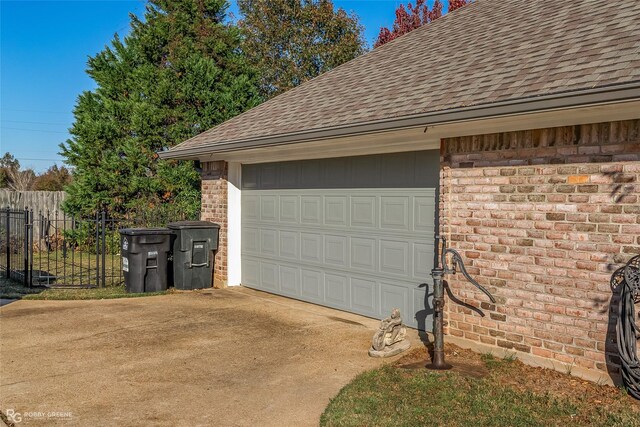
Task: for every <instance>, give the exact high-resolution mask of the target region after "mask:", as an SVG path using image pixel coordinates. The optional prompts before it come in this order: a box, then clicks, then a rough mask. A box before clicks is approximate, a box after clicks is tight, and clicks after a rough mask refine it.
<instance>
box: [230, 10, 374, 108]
mask: <svg viewBox="0 0 640 427" xmlns="http://www.w3.org/2000/svg"><path fill="white" fill-rule="evenodd" d="M238 6H239V7H240V12H241V13H242V15H243V18H242V19H241V20H240V22H239V25H240V27H241V28H242V30H243V33H244V36H245V37H244V43H243V50H244V52H245V54H246V55H247V58H248V60H249V62H250V63H251V65H253V66H254V68H255V69H256V70H257V72H259V74H260V88H261V92H262V94H263V96H264V97H265V98H269V97H272V96H275V95H278V94H280V93H282V92H285V91H287V90H289V89H291V88H293V87H295V86H297V85H299V84H301V83H303V82H305V81H307V80H309V79H312V78H313V77H315V76H317V75H319V74H322V73H324V72H325V71H328V70H330V69H332V68H334V67H337V66H338V65H340V64H342V63H344V62H347V61H349V60H351V59H353V58H355V57H357V56H359V55H361V54H362V53H364V52H365V47H364V40H363V37H362V34H363V28H362V26H361V25H360V23H359V22H358V18H357V17H356V16H355V15H353V14H351V15H350V14H348V13H347V12H346V11H345V10H344V9H342V8H339V9H337V10H336V9H334V5H333V2H332V1H331V0H238Z"/></svg>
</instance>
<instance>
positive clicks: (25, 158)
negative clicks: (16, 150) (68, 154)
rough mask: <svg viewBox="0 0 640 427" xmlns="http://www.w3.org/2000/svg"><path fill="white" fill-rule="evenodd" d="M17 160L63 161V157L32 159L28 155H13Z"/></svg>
mask: <svg viewBox="0 0 640 427" xmlns="http://www.w3.org/2000/svg"><path fill="white" fill-rule="evenodd" d="M14 159H17V160H42V161H46V162H64V159H32V158H29V157H14Z"/></svg>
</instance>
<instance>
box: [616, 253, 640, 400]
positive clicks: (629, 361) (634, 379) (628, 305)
mask: <svg viewBox="0 0 640 427" xmlns="http://www.w3.org/2000/svg"><path fill="white" fill-rule="evenodd" d="M611 285H612V287H614V288H615V287H618V286H619V287H620V300H619V302H618V323H617V324H616V338H617V344H618V353H619V354H620V361H621V366H620V371H621V374H622V380H623V382H624V385H625V387H626V389H627V391H628V392H629V394H630V395H631V396H633V397H635V398H636V399H640V360H638V339H640V328H638V325H637V324H636V310H635V304H636V303H640V255H638V256H635V257H633V258H631V260H630V261H629V262H628V263H627V265H625V266H624V267H622V268H620V269H618V270H616V272H615V273H614V274H613V276H612V278H611Z"/></svg>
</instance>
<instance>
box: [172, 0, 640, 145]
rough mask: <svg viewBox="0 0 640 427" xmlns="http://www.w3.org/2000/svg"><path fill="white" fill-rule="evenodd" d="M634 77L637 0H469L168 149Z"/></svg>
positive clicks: (638, 50)
mask: <svg viewBox="0 0 640 427" xmlns="http://www.w3.org/2000/svg"><path fill="white" fill-rule="evenodd" d="M639 80H640V1H635V0H629V1H615V2H603V1H601V0H477V1H475V2H474V3H472V4H470V5H468V6H466V7H463V8H462V9H458V10H456V11H454V12H452V13H449V14H447V15H445V16H443V17H442V18H440V19H438V20H436V21H434V22H432V23H430V24H428V25H425V26H423V27H421V28H419V29H417V30H414V31H412V32H410V33H409V34H407V35H405V36H403V37H400V38H398V39H396V40H394V41H392V42H390V43H387V44H386V45H384V46H382V47H380V48H377V49H374V50H373V51H371V52H369V53H367V54H365V55H363V56H360V57H359V58H356V59H354V60H352V61H350V62H347V63H345V64H343V65H341V66H339V67H337V68H335V69H333V70H331V71H329V72H327V73H324V74H322V75H320V76H318V77H316V78H315V79H312V80H310V81H308V82H306V83H304V84H302V85H300V86H298V87H296V88H294V89H292V90H290V91H288V92H286V93H284V94H281V95H279V96H277V97H275V98H273V99H271V100H269V101H267V102H265V103H263V104H261V105H259V106H257V107H255V108H253V109H251V110H249V111H247V112H245V113H243V114H241V115H239V116H236V117H234V118H233V119H230V120H228V121H226V122H224V123H222V124H220V125H219V126H216V127H214V128H212V129H210V130H208V131H205V132H203V133H201V134H199V135H197V136H195V137H193V138H191V139H189V140H187V141H185V142H183V143H182V144H180V145H178V146H177V147H174V150H176V149H177V150H180V149H188V148H196V147H198V146H200V145H202V144H212V143H227V142H233V141H239V140H250V139H252V138H259V137H267V136H276V135H286V134H290V133H296V132H300V131H306V130H314V129H326V128H331V127H335V126H341V125H349V124H357V123H364V122H369V121H374V120H381V119H389V118H398V117H404V116H411V115H415V114H421V113H428V112H435V111H444V110H449V109H455V108H459V107H468V106H473V105H481V104H490V103H495V102H499V101H508V100H513V99H518V98H526V97H534V96H540V95H549V94H554V93H559V92H565V91H571V90H580V89H588V88H596V87H601V86H608V85H615V84H623V83H629V82H634V81H639ZM172 151H173V150H172Z"/></svg>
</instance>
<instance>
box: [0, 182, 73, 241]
mask: <svg viewBox="0 0 640 427" xmlns="http://www.w3.org/2000/svg"><path fill="white" fill-rule="evenodd" d="M66 195H67V194H66V193H65V192H64V191H11V190H7V189H0V207H1V208H5V209H6V208H8V209H13V210H16V211H18V210H20V211H22V210H24V209H25V208H28V209H30V210H33V211H34V212H41V213H42V214H43V215H46V216H48V217H54V216H58V217H60V218H62V216H63V212H62V202H63V201H64V199H65V197H66ZM16 221H17V219H16ZM15 225H16V226H17V224H15ZM33 227H34V228H33V233H34V234H35V235H36V236H38V235H41V234H42V230H40V223H39V222H36V223H34V224H33Z"/></svg>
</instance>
